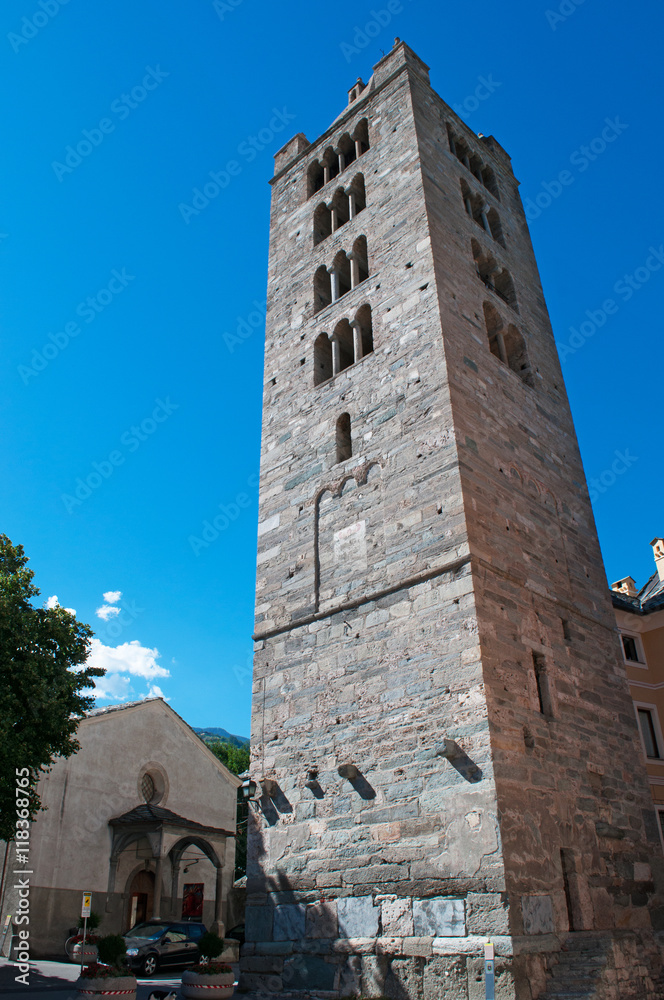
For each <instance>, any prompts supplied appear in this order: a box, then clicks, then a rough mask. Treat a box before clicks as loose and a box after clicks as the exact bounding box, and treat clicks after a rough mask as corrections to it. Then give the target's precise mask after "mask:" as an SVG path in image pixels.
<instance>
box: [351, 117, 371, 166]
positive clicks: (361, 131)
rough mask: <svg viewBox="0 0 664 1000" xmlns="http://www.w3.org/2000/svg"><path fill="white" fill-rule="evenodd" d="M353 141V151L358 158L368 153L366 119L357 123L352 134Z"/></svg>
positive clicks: (367, 124) (367, 126) (367, 123)
mask: <svg viewBox="0 0 664 1000" xmlns="http://www.w3.org/2000/svg"><path fill="white" fill-rule="evenodd" d="M353 139H354V141H355V150H356V152H357V155H358V157H359V156H362V154H363V153H366V152H368V150H369V149H370V146H369V122H368V121H367V119H366V118H363V119H362V121H360V122H358V123H357V125H356V127H355V131H354V132H353Z"/></svg>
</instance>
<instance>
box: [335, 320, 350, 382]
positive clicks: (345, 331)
mask: <svg viewBox="0 0 664 1000" xmlns="http://www.w3.org/2000/svg"><path fill="white" fill-rule="evenodd" d="M335 340H336V344H337V350H338V355H337V360H338V364H337V365H336V366H335V372H334V374H335V375H337V374H338V373H339V372H343V371H345V370H346V368H350V366H351V365H352V364H353V363H354V361H355V353H354V350H353V331H352V329H351V325H350V323H349V322H348V320H347V319H342V320H341V322H340V323H337V325H336V327H335V330H334V337H333V341H332V345H333V349H334V341H335Z"/></svg>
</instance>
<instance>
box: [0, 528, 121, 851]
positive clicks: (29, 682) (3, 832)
mask: <svg viewBox="0 0 664 1000" xmlns="http://www.w3.org/2000/svg"><path fill="white" fill-rule="evenodd" d="M27 562H28V558H27V556H26V555H25V553H24V551H23V546H22V545H12V543H11V541H10V540H9V538H7V536H6V535H0V838H2V839H3V840H10V839H12V837H13V835H14V832H15V823H16V777H17V774H21V775H23V776H25V777H27V778H28V787H27V788H26V789H25V790H23V791H22V797H23V800H24V799H25V798H28V799H29V806H28V807H27V808H28V809H29V815H30V819H33V818H34V816H35V814H36V812H37V811H38V809H39V808H40V801H39V796H38V795H37V791H36V786H37V782H38V780H39V777H40V774H42V773H44V772H45V771H48V770H49V768H50V766H51V765H52V763H53V761H54V760H55V758H56V757H70V756H71V754H73V753H75V752H76V751H77V750H78V749H79V744H78V742H77V741H76V738H75V734H76V730H77V728H78V723H79V721H80V719H81V718H82V716H83V715H84V713H85V712H86V711H88V710H89V709H91V708H92V707H93V706H94V696H93V695H92V694H87V695H86V694H84V693H83V692H84V691H85V690H86V689H89V688H91V687H93V685H94V678H95V677H101V676H103V674H104V671H103V670H101V669H99V668H96V667H88V668H87V669H86V668H85V661H86V660H87V657H88V653H89V649H90V639H91V636H92V634H93V633H92V630H91V629H90V627H89V626H88V625H84V624H83V623H82V622H79V621H77V620H76V618H75V617H74V615H72V614H70V613H69V612H68V611H66V610H65V609H64V608H61V607H55V608H36V607H34V606H33V604H32V603H31V600H32V598H34V597H37V596H38V595H39V590H38V589H37V587H35V585H34V584H33V583H32V578H33V576H34V573H33V572H32V570H30V569H28V568H27Z"/></svg>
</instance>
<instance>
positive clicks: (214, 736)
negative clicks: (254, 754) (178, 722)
mask: <svg viewBox="0 0 664 1000" xmlns="http://www.w3.org/2000/svg"><path fill="white" fill-rule="evenodd" d="M191 728H192V729H193V730H194V732H195V733H197V734H198V735H199V736H200V738H201V739H202V740H203V742H204V743H217V742H218V741H220V742H221V743H231V744H232V745H233V746H234V747H244V746H248V745H249V738H248V737H247V736H233V734H232V733H228V732H226V730H225V729H217V728H215V727H213V726H210V728H209V729H200V728H199V727H198V726H192V727H191Z"/></svg>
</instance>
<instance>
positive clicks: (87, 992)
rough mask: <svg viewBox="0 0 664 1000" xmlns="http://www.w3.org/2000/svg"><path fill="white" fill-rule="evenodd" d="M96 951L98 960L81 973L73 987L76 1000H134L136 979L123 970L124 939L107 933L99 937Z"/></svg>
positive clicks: (124, 962) (124, 961) (124, 964)
mask: <svg viewBox="0 0 664 1000" xmlns="http://www.w3.org/2000/svg"><path fill="white" fill-rule="evenodd" d="M97 950H98V952H99V961H98V962H93V963H92V964H91V965H86V966H85V968H84V969H82V970H81V975H80V976H79V979H78V982H77V984H76V985H77V987H78V1000H95V997H97V996H99V995H100V994H103V996H104V997H113V998H115V997H118V998H121V1000H136V986H137V983H136V977H135V976H134V975H132V974H131V972H130V971H129V970H128V969H127V964H126V960H125V956H126V953H127V948H126V945H125V942H124V938H123V937H122V936H121V935H120V934H108V935H107V936H106V937H102V938H99V940H98V942H97Z"/></svg>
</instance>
